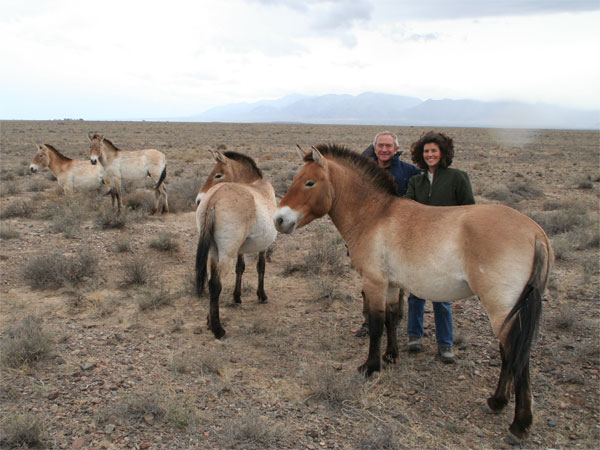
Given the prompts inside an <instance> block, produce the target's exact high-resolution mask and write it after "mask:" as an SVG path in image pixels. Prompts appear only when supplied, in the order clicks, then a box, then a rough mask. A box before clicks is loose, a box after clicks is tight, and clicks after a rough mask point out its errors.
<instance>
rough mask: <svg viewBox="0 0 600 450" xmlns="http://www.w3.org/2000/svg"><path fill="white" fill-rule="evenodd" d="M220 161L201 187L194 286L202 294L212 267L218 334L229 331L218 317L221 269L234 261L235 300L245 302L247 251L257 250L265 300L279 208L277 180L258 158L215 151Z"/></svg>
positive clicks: (213, 324)
mask: <svg viewBox="0 0 600 450" xmlns="http://www.w3.org/2000/svg"><path fill="white" fill-rule="evenodd" d="M213 157H214V158H215V161H216V165H215V167H214V168H213V170H212V172H211V173H210V174H209V176H208V179H207V180H206V182H205V183H204V186H202V188H201V189H200V192H199V193H198V197H197V199H196V202H197V204H198V209H197V210H196V225H197V227H198V232H199V234H200V238H199V240H198V250H197V252H196V287H197V290H198V295H201V294H202V291H203V290H204V284H205V283H206V278H207V271H208V267H210V280H209V282H208V291H209V296H210V311H209V315H208V324H209V326H210V328H211V330H212V332H213V334H214V335H215V337H216V338H217V339H220V338H222V337H223V336H224V335H225V330H224V329H223V327H222V326H221V322H220V320H219V295H220V293H221V274H222V273H224V272H225V271H226V269H228V268H229V267H231V266H232V265H233V261H235V260H237V263H236V266H235V275H236V277H235V289H234V291H233V300H234V302H235V303H241V287H242V274H243V273H244V269H245V267H246V266H245V262H244V256H243V255H244V253H258V262H257V264H256V270H257V272H258V289H257V291H256V294H257V295H258V300H259V302H261V303H265V302H266V301H267V295H266V294H265V289H264V279H265V254H266V251H267V248H268V247H269V245H271V243H272V242H273V241H274V240H275V237H276V236H277V231H276V230H275V227H274V224H273V215H274V214H275V210H276V209H277V201H276V200H275V191H274V190H273V186H271V183H269V182H268V181H267V180H265V179H264V178H263V175H262V172H261V170H260V169H259V168H258V167H257V166H256V163H255V162H254V160H253V159H252V158H250V157H248V156H245V155H242V154H239V153H236V152H225V153H224V154H222V153H220V152H218V151H217V152H213Z"/></svg>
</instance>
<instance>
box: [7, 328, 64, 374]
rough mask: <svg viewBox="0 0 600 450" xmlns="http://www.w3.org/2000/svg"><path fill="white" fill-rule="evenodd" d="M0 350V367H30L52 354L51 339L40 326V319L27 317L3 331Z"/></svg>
mask: <svg viewBox="0 0 600 450" xmlns="http://www.w3.org/2000/svg"><path fill="white" fill-rule="evenodd" d="M3 334H4V337H3V338H2V341H1V344H0V349H1V350H2V354H1V357H0V358H1V361H2V365H3V366H5V367H10V368H18V367H22V366H30V365H31V364H33V363H36V362H38V361H41V360H43V359H46V358H48V357H50V356H51V354H52V348H53V344H52V337H51V335H50V334H49V333H47V332H46V331H45V330H44V328H43V326H42V319H41V318H39V317H34V316H27V317H25V318H24V319H23V320H22V321H21V322H19V323H17V324H15V325H11V326H9V327H8V328H7V329H6V330H5V331H4V333H3Z"/></svg>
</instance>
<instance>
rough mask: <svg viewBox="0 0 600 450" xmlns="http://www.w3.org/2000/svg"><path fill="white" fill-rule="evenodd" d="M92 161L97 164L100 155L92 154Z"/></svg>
mask: <svg viewBox="0 0 600 450" xmlns="http://www.w3.org/2000/svg"><path fill="white" fill-rule="evenodd" d="M90 161H91V162H92V164H93V165H96V163H97V162H98V157H97V156H92V157H91V158H90Z"/></svg>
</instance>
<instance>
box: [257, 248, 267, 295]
mask: <svg viewBox="0 0 600 450" xmlns="http://www.w3.org/2000/svg"><path fill="white" fill-rule="evenodd" d="M266 265H267V264H266V251H262V252H259V253H258V261H257V263H256V271H257V272H258V289H257V290H256V295H258V301H259V302H260V303H267V301H268V299H267V294H266V293H265V267H266Z"/></svg>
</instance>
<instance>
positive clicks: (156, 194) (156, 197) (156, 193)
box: [150, 189, 160, 215]
mask: <svg viewBox="0 0 600 450" xmlns="http://www.w3.org/2000/svg"><path fill="white" fill-rule="evenodd" d="M159 201H160V190H159V189H154V206H153V207H152V211H151V212H150V214H152V215H154V214H156V212H157V211H158V202H159Z"/></svg>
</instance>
